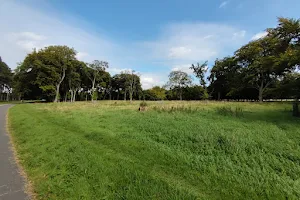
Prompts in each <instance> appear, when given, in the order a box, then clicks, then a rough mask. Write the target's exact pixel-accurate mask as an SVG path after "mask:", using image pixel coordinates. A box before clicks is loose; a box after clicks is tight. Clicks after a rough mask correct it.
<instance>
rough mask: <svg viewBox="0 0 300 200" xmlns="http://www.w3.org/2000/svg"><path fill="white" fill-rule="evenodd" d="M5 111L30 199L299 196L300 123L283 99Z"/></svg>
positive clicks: (51, 106) (47, 106)
mask: <svg viewBox="0 0 300 200" xmlns="http://www.w3.org/2000/svg"><path fill="white" fill-rule="evenodd" d="M147 104H148V107H147V111H145V112H138V111H137V110H138V107H139V102H135V103H133V104H129V103H125V102H109V101H106V102H97V103H74V104H71V103H61V104H22V105H16V106H14V107H13V108H11V109H10V113H9V116H10V126H11V130H12V134H13V138H14V142H15V145H16V147H17V151H18V154H19V157H20V161H21V164H22V165H23V166H24V168H25V171H26V173H27V175H28V177H29V179H30V181H31V182H32V184H33V187H34V192H35V193H36V194H37V199H286V198H288V199H299V198H300V120H299V119H295V118H292V117H291V111H290V110H291V105H288V104H281V103H265V104H262V105H261V104H255V103H214V102H147Z"/></svg>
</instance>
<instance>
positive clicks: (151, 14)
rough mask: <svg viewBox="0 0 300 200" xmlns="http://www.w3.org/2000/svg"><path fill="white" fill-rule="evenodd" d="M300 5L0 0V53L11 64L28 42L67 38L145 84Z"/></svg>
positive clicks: (254, 34)
mask: <svg viewBox="0 0 300 200" xmlns="http://www.w3.org/2000/svg"><path fill="white" fill-rule="evenodd" d="M299 10H300V0H225V1H224V0H206V1H204V0H163V1H162V0H151V1H150V0H147V1H146V0H126V1H125V0H101V1H98V0H86V1H82V0H64V1H62V0H0V56H1V58H2V60H3V61H4V62H6V63H7V64H8V65H9V66H10V67H11V68H12V69H15V68H16V67H17V65H18V63H20V62H22V61H23V60H24V58H25V56H26V55H27V54H28V53H30V52H31V51H32V50H33V49H34V48H36V49H40V48H43V47H46V46H49V45H67V46H69V47H73V48H74V49H75V50H76V51H77V58H78V59H79V60H82V61H85V62H91V61H93V60H105V61H108V62H109V65H110V66H109V69H108V71H109V72H110V73H111V74H116V73H120V72H121V71H124V70H135V71H136V72H137V73H139V74H140V76H141V82H142V87H143V88H144V89H148V88H151V87H153V86H156V85H163V84H164V83H166V82H167V80H168V74H169V73H170V72H171V71H172V70H182V71H185V72H187V73H189V74H192V72H191V70H190V69H189V67H190V66H191V64H192V63H197V62H200V63H202V62H204V61H208V63H209V68H210V67H211V66H212V65H213V63H214V61H215V59H217V58H220V59H221V58H223V57H225V56H230V55H232V54H233V53H234V51H235V50H237V49H238V48H239V47H240V46H242V45H244V44H246V43H247V42H249V41H251V40H253V39H258V38H260V37H263V36H264V35H265V29H266V28H270V27H274V26H276V24H277V17H290V18H300V14H299ZM195 81H196V80H195Z"/></svg>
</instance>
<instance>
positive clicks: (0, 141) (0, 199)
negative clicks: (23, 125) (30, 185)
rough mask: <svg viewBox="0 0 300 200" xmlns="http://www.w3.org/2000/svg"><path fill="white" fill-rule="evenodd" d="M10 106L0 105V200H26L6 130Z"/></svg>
mask: <svg viewBox="0 0 300 200" xmlns="http://www.w3.org/2000/svg"><path fill="white" fill-rule="evenodd" d="M11 106H12V105H0V200H24V199H26V200H28V199H29V197H28V196H27V195H26V193H25V192H24V185H25V180H24V178H23V177H22V176H21V174H20V173H19V169H18V166H17V164H16V161H15V158H14V155H13V151H12V148H11V143H10V138H9V136H8V134H7V129H6V114H7V111H8V109H9V108H10V107H11Z"/></svg>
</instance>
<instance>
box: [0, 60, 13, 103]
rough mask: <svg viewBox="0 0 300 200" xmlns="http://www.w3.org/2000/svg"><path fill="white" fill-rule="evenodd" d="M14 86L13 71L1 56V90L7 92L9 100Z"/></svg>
mask: <svg viewBox="0 0 300 200" xmlns="http://www.w3.org/2000/svg"><path fill="white" fill-rule="evenodd" d="M11 87H12V72H11V69H10V68H9V67H8V65H7V64H6V63H5V62H3V61H2V59H1V57H0V91H1V93H6V100H7V101H9V94H10V93H11V92H12V91H11Z"/></svg>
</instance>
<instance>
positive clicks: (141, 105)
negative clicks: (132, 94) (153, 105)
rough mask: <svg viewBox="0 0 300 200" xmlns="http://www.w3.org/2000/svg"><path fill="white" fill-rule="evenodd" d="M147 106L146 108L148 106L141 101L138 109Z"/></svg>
mask: <svg viewBox="0 0 300 200" xmlns="http://www.w3.org/2000/svg"><path fill="white" fill-rule="evenodd" d="M147 106H148V104H147V103H146V101H142V102H141V103H140V107H147Z"/></svg>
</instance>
